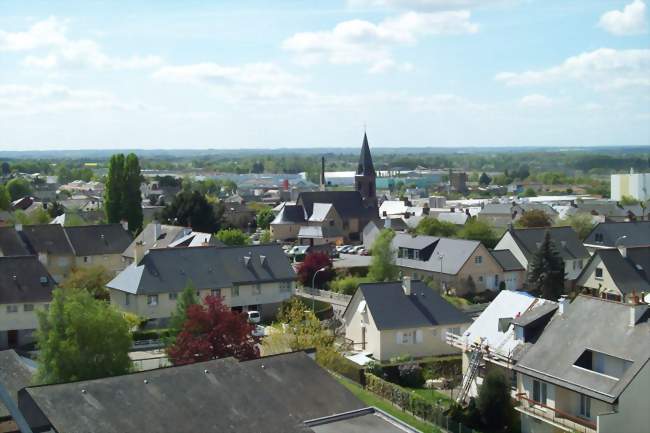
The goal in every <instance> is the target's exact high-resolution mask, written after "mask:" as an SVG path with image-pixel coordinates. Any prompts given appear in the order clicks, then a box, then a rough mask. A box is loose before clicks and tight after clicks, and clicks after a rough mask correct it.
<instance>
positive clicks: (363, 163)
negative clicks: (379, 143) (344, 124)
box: [357, 132, 377, 176]
mask: <svg viewBox="0 0 650 433" xmlns="http://www.w3.org/2000/svg"><path fill="white" fill-rule="evenodd" d="M357 175H358V176H376V175H377V174H376V173H375V166H374V165H373V164H372V156H371V155H370V146H369V145H368V136H367V135H366V133H365V132H364V133H363V144H362V145H361V154H360V155H359V165H358V166H357Z"/></svg>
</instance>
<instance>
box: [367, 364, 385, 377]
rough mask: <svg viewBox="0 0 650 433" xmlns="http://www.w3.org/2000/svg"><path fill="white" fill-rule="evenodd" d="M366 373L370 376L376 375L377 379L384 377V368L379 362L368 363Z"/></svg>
mask: <svg viewBox="0 0 650 433" xmlns="http://www.w3.org/2000/svg"><path fill="white" fill-rule="evenodd" d="M366 371H367V372H368V373H370V374H374V375H375V376H377V377H383V376H384V368H383V367H382V366H381V364H380V363H379V362H376V361H370V362H369V363H367V364H366Z"/></svg>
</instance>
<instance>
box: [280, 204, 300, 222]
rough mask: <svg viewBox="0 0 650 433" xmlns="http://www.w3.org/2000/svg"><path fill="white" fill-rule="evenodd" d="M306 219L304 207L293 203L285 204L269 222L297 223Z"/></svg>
mask: <svg viewBox="0 0 650 433" xmlns="http://www.w3.org/2000/svg"><path fill="white" fill-rule="evenodd" d="M306 220H307V218H306V215H305V209H304V208H303V207H302V206H299V205H295V204H285V205H284V206H283V207H282V209H281V210H280V212H279V213H278V214H277V215H276V216H275V219H274V220H273V222H272V223H271V224H298V223H303V222H305V221H306Z"/></svg>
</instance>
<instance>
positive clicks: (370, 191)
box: [354, 132, 377, 207]
mask: <svg viewBox="0 0 650 433" xmlns="http://www.w3.org/2000/svg"><path fill="white" fill-rule="evenodd" d="M376 178H377V173H376V172H375V166H374V165H373V163H372V156H371V155H370V146H369V145H368V136H367V135H366V133H365V132H364V133H363V144H362V145H361V153H360V154H359V165H357V173H356V176H354V181H355V187H356V190H357V191H359V192H360V193H361V197H362V198H363V201H364V203H365V204H366V205H367V206H374V207H377V190H376V185H375V180H376Z"/></svg>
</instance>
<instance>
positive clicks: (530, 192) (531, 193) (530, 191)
mask: <svg viewBox="0 0 650 433" xmlns="http://www.w3.org/2000/svg"><path fill="white" fill-rule="evenodd" d="M522 197H537V193H536V192H535V190H534V189H532V188H531V187H528V188H526V189H525V190H524V193H523V194H522Z"/></svg>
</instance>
